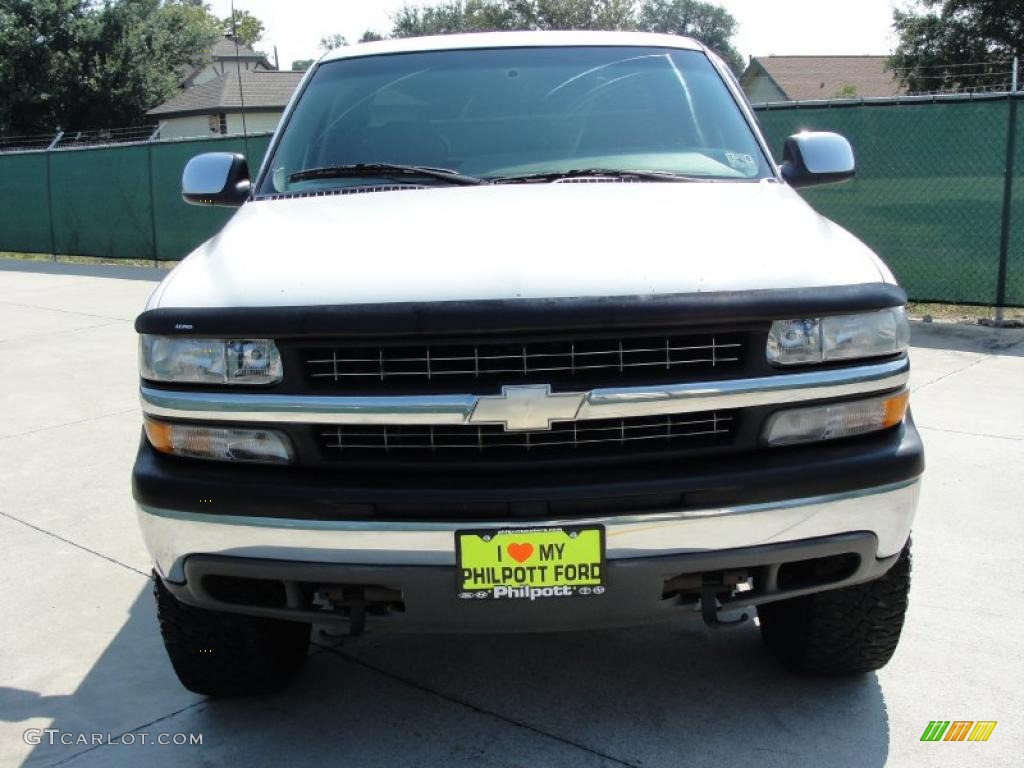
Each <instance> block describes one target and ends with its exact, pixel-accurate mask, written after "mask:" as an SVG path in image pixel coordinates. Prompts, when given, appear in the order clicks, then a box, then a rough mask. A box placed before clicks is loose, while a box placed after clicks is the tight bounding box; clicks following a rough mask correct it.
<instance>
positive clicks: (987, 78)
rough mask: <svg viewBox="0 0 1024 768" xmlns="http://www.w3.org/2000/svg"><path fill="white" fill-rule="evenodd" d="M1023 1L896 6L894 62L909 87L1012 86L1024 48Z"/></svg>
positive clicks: (952, 0) (931, 0) (945, 0)
mask: <svg viewBox="0 0 1024 768" xmlns="http://www.w3.org/2000/svg"><path fill="white" fill-rule="evenodd" d="M1022 6H1024V4H1022V3H1021V2H1020V0H921V1H920V2H919V3H918V4H917V5H916V6H913V7H910V8H908V9H906V10H899V9H896V10H894V11H893V28H894V29H895V30H896V33H897V34H898V35H899V44H898V45H897V46H896V50H895V51H894V52H893V55H892V58H891V59H890V60H889V67H890V68H891V69H892V70H893V72H894V73H895V74H896V77H897V79H898V80H899V81H900V82H901V83H902V84H903V85H904V87H906V89H907V90H908V91H911V92H915V91H960V90H985V89H992V88H999V89H1008V87H1009V83H1010V68H1011V62H1012V60H1013V57H1014V56H1019V55H1021V53H1024V7H1022Z"/></svg>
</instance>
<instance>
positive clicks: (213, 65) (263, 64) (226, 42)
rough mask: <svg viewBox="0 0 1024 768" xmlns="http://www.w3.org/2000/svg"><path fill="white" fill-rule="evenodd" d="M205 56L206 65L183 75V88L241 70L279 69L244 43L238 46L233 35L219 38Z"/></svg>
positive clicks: (189, 69) (190, 68)
mask: <svg viewBox="0 0 1024 768" xmlns="http://www.w3.org/2000/svg"><path fill="white" fill-rule="evenodd" d="M205 54H206V59H207V61H206V63H204V64H203V65H202V66H199V67H195V68H192V67H189V68H187V70H186V71H185V72H184V73H183V74H184V77H183V78H182V86H184V87H185V88H191V87H192V86H193V85H202V84H203V83H208V82H210V81H211V80H215V79H216V78H218V77H220V76H221V75H224V74H227V73H228V72H238V70H239V69H241V70H242V71H243V72H250V71H256V70H263V71H268V70H272V69H277V67H275V66H273V65H272V64H271V63H270V61H268V60H267V57H266V56H264V55H263V54H262V53H258V52H256V51H254V50H253V49H252V48H250V47H249V46H247V45H243V44H242V43H237V44H236V42H235V38H234V37H233V36H232V35H222V36H221V37H218V38H217V42H215V43H214V44H213V47H212V48H210V50H208V51H205Z"/></svg>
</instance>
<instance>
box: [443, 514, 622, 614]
mask: <svg viewBox="0 0 1024 768" xmlns="http://www.w3.org/2000/svg"><path fill="white" fill-rule="evenodd" d="M455 552H456V561H457V566H458V595H459V597H460V598H461V599H463V600H541V599H547V598H557V597H586V596H591V595H602V594H604V591H605V585H604V528H603V527H601V526H593V525H591V526H573V527H565V528H528V529H518V530H517V529H505V530H489V531H456V532H455Z"/></svg>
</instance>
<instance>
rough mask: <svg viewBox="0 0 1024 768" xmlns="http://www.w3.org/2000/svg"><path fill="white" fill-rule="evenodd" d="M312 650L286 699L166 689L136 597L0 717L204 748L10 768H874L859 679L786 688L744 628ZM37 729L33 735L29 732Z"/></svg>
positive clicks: (53, 755) (687, 623)
mask: <svg viewBox="0 0 1024 768" xmlns="http://www.w3.org/2000/svg"><path fill="white" fill-rule="evenodd" d="M314 637H315V638H317V641H316V644H315V645H314V647H313V648H312V649H311V655H310V657H309V659H308V663H307V665H306V667H305V668H304V669H303V671H302V672H301V673H300V675H299V677H298V679H297V680H296V681H295V683H294V684H293V686H292V687H291V689H290V690H289V691H287V692H286V693H284V694H280V695H277V696H270V697H265V698H251V699H236V700H207V699H202V698H200V697H197V696H194V695H192V694H190V693H188V692H186V691H184V689H182V688H181V687H180V686H179V684H178V682H177V680H176V678H175V677H174V675H173V673H172V671H171V669H170V665H169V663H168V662H167V660H166V657H165V655H164V652H163V646H162V643H161V641H160V638H159V633H158V631H157V626H156V619H155V616H154V611H153V606H152V597H151V594H150V591H149V589H148V588H146V589H144V590H143V591H142V592H141V593H140V595H139V596H138V598H137V599H136V600H135V603H134V605H133V606H132V610H131V612H130V615H129V618H128V620H127V622H126V623H125V625H124V626H123V627H122V628H121V630H120V631H119V632H118V634H117V636H116V637H115V638H114V640H113V641H112V642H111V644H110V645H109V646H108V647H107V648H106V650H105V651H104V653H103V654H102V655H101V656H100V657H99V658H98V659H97V660H96V662H95V664H94V666H93V667H92V668H91V670H90V671H89V673H88V674H87V676H86V677H85V678H84V680H83V681H82V683H81V684H80V685H79V686H78V688H77V689H76V690H75V691H74V693H72V694H71V695H67V696H37V695H36V694H34V693H30V692H26V691H19V690H15V689H9V688H8V689H0V719H2V720H6V721H18V720H24V719H26V718H28V717H47V718H52V725H50V726H49V727H51V728H55V729H59V730H60V731H62V732H75V733H77V732H85V733H92V732H106V731H110V732H112V733H114V734H118V733H122V732H126V731H128V730H131V731H145V732H148V733H150V734H151V735H152V737H155V735H156V734H157V733H192V734H197V733H201V734H202V736H203V744H202V746H171V745H168V746H146V747H144V746H141V745H139V744H135V745H134V746H120V745H118V746H100V747H86V746H81V745H79V746H61V745H53V746H50V745H47V744H43V745H40V746H38V747H36V748H34V750H33V751H32V753H31V754H30V756H29V758H28V760H27V761H26V763H25V764H26V765H37V764H38V765H52V764H55V763H60V764H70V765H74V766H86V765H103V766H109V765H137V764H139V763H140V760H141V759H142V758H143V756H144V759H145V763H146V765H147V768H152V766H159V765H169V766H171V765H174V766H184V765H221V764H239V765H264V764H272V765H277V764H295V765H302V764H307V763H308V764H314V763H322V762H324V761H330V762H331V763H333V764H338V765H353V766H360V768H365V767H366V766H376V765H380V766H394V765H415V766H428V765H438V766H452V765H463V764H465V765H470V764H472V765H474V766H486V765H494V766H537V765H544V766H575V765H579V766H593V765H598V766H603V765H608V766H614V765H631V766H639V765H644V766H678V765H682V764H686V765H691V766H702V765H709V766H710V765H758V766H775V765H778V766H786V767H787V768H790V767H791V766H800V765H807V766H819V765H825V764H827V765H829V766H844V765H849V766H859V767H860V766H866V767H870V766H881V765H883V764H884V763H885V761H886V757H887V755H888V749H889V728H888V718H887V713H886V706H885V701H884V699H883V696H882V692H881V689H880V687H879V685H878V682H877V680H876V678H875V676H874V675H868V676H865V677H857V678H847V679H840V680H829V679H806V678H797V677H792V676H789V675H787V674H786V673H785V672H783V671H782V670H781V669H780V668H779V667H778V665H777V664H776V663H775V662H774V660H773V659H772V658H771V657H770V656H768V654H767V653H766V652H765V651H764V650H763V648H762V646H761V642H760V638H759V634H758V631H757V629H756V627H755V626H754V625H753V624H752V623H748V624H747V625H745V626H743V627H739V628H735V629H731V630H718V631H714V630H710V629H706V628H705V627H704V626H703V625H702V624H701V623H700V622H699V621H697V620H689V619H683V620H682V621H680V622H679V623H678V624H673V625H664V626H657V627H647V628H641V629H631V630H614V631H609V630H605V631H599V632H589V633H579V632H577V633H571V634H558V635H502V636H454V635H419V636H417V635H389V634H383V633H376V634H367V635H365V636H363V637H360V638H355V639H349V638H343V639H341V640H340V642H338V641H333V642H332V641H331V640H330V639H324V636H322V635H320V634H319V633H317V632H316V631H314ZM44 727H45V726H44Z"/></svg>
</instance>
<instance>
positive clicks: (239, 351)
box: [139, 334, 284, 384]
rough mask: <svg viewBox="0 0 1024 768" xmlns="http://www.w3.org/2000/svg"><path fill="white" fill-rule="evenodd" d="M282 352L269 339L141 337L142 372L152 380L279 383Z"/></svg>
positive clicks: (146, 335)
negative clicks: (235, 339)
mask: <svg viewBox="0 0 1024 768" xmlns="http://www.w3.org/2000/svg"><path fill="white" fill-rule="evenodd" d="M283 370H284V369H283V367H282V365H281V355H280V353H279V352H278V351H277V346H276V345H275V344H274V342H273V341H270V340H269V339H256V340H238V341H234V340H225V339H185V338H175V337H173V336H150V335H148V334H144V335H142V336H140V337H139V372H140V374H141V376H142V378H144V379H149V380H150V381H168V382H174V383H178V384H276V383H277V382H279V381H281V376H282V373H283Z"/></svg>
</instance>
